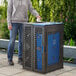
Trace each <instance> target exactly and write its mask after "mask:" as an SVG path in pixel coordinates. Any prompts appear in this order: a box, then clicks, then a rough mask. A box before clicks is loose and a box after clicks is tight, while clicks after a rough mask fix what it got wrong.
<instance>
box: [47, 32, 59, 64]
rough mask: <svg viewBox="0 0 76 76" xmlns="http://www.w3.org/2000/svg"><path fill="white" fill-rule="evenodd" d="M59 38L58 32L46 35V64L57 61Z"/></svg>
mask: <svg viewBox="0 0 76 76" xmlns="http://www.w3.org/2000/svg"><path fill="white" fill-rule="evenodd" d="M59 40H60V34H59V33H55V34H49V35H48V65H53V64H55V63H58V62H59V43H60V41H59Z"/></svg>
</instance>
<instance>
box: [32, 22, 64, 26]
mask: <svg viewBox="0 0 76 76" xmlns="http://www.w3.org/2000/svg"><path fill="white" fill-rule="evenodd" d="M55 24H63V23H62V22H40V23H32V25H35V26H36V25H38V26H39V25H40V26H47V25H55Z"/></svg>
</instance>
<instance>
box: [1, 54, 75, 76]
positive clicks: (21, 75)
mask: <svg viewBox="0 0 76 76" xmlns="http://www.w3.org/2000/svg"><path fill="white" fill-rule="evenodd" d="M13 60H14V63H15V65H14V66H9V65H8V62H7V55H6V53H0V76H76V64H69V63H64V68H63V69H59V70H56V71H53V72H49V73H47V74H40V73H37V72H32V71H28V70H24V69H23V67H22V66H21V65H19V64H18V63H17V62H18V57H17V56H14V59H13Z"/></svg>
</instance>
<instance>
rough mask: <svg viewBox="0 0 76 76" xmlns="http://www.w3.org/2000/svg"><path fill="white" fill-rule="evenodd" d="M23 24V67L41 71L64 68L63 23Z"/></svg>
mask: <svg viewBox="0 0 76 76" xmlns="http://www.w3.org/2000/svg"><path fill="white" fill-rule="evenodd" d="M23 24H24V27H23V34H24V35H23V68H24V69H28V70H32V71H37V72H41V73H47V72H50V71H53V70H56V69H60V68H63V29H64V26H63V24H62V23H59V22H44V23H23Z"/></svg>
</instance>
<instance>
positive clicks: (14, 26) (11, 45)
mask: <svg viewBox="0 0 76 76" xmlns="http://www.w3.org/2000/svg"><path fill="white" fill-rule="evenodd" d="M17 32H18V26H17V24H16V23H12V30H10V42H9V45H8V60H10V61H11V60H12V59H13V52H14V46H15V39H16V35H17Z"/></svg>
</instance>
